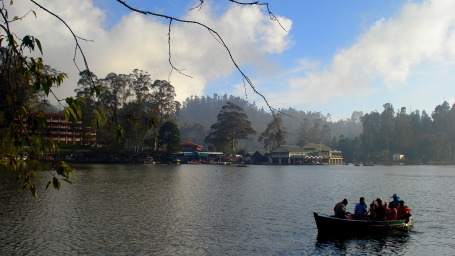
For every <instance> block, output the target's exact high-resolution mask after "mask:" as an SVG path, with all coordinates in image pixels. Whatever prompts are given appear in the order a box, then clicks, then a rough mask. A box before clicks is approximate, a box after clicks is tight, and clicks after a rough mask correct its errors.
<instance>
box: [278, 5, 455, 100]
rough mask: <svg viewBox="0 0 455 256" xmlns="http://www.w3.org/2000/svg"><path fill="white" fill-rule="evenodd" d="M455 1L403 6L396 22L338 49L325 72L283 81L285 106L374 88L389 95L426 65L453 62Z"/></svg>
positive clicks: (377, 25) (382, 22)
mask: <svg viewBox="0 0 455 256" xmlns="http://www.w3.org/2000/svg"><path fill="white" fill-rule="evenodd" d="M453 10H455V1H451V0H433V1H424V2H422V3H407V4H405V5H404V7H403V9H402V10H401V12H400V13H399V14H398V15H397V17H393V18H390V19H381V20H379V21H377V22H376V23H375V24H374V25H373V26H372V27H371V28H370V29H369V30H368V31H366V32H365V33H364V34H363V35H360V36H359V37H358V39H357V41H356V43H355V44H354V45H352V46H351V47H349V48H346V49H341V50H339V51H338V53H337V54H336V55H335V56H334V57H333V59H332V62H331V64H330V65H329V66H328V67H321V68H319V70H317V71H315V70H314V68H313V69H309V70H306V71H304V72H303V75H302V74H301V75H300V76H299V77H293V78H291V79H289V81H288V94H287V95H286V96H284V97H283V96H282V95H281V97H282V98H285V99H286V102H287V103H288V104H290V103H302V101H304V102H307V103H314V102H316V101H318V102H320V101H323V102H327V101H328V100H330V99H332V98H333V97H342V96H348V95H349V96H351V95H358V96H361V95H365V94H370V93H372V92H376V91H377V90H378V89H380V88H378V85H379V84H383V85H385V86H386V87H387V88H388V90H394V89H396V88H398V87H400V86H403V85H404V84H406V81H408V80H409V78H410V77H411V76H413V75H414V74H413V67H416V66H418V65H422V64H425V63H432V64H433V65H440V66H441V67H444V66H446V65H450V64H453V63H454V62H455V12H453Z"/></svg>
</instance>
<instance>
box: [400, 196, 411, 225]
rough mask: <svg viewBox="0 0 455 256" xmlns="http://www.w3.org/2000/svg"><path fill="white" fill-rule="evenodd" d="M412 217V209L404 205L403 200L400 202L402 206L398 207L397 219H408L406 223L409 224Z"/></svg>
mask: <svg viewBox="0 0 455 256" xmlns="http://www.w3.org/2000/svg"><path fill="white" fill-rule="evenodd" d="M411 216H412V214H411V209H409V207H408V206H407V205H405V204H404V201H403V200H400V205H399V206H398V207H397V219H406V223H408V222H409V217H411Z"/></svg>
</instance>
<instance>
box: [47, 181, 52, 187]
mask: <svg viewBox="0 0 455 256" xmlns="http://www.w3.org/2000/svg"><path fill="white" fill-rule="evenodd" d="M51 183H52V181H51V180H50V181H49V182H48V183H47V185H46V189H48V188H49V186H50V185H51Z"/></svg>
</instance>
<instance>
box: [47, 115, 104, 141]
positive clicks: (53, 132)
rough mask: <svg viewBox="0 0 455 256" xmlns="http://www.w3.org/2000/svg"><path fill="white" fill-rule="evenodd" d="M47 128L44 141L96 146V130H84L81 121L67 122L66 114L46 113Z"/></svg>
mask: <svg viewBox="0 0 455 256" xmlns="http://www.w3.org/2000/svg"><path fill="white" fill-rule="evenodd" d="M44 116H45V117H46V123H47V126H46V127H45V128H44V130H43V131H42V132H41V135H42V139H44V140H49V141H51V140H52V141H57V142H61V143H66V144H75V145H96V130H95V129H92V128H90V127H88V128H84V127H83V126H82V122H81V121H70V122H68V121H66V120H65V114H64V113H45V114H44Z"/></svg>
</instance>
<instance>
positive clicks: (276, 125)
mask: <svg viewBox="0 0 455 256" xmlns="http://www.w3.org/2000/svg"><path fill="white" fill-rule="evenodd" d="M282 122H283V119H282V117H281V115H277V116H276V119H274V120H272V121H271V122H270V123H269V124H268V126H267V129H266V130H265V131H264V132H263V133H261V135H260V137H259V141H264V148H265V149H268V150H270V149H274V148H276V147H278V146H280V145H284V144H286V140H285V139H286V136H285V135H286V134H285V130H284V129H282V128H281V129H280V127H281V124H282Z"/></svg>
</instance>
